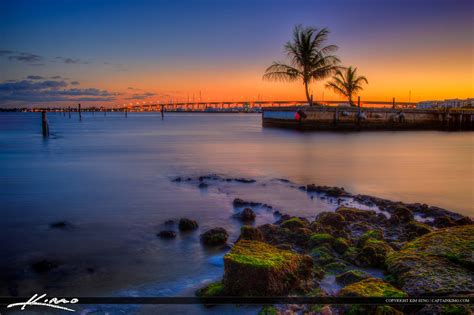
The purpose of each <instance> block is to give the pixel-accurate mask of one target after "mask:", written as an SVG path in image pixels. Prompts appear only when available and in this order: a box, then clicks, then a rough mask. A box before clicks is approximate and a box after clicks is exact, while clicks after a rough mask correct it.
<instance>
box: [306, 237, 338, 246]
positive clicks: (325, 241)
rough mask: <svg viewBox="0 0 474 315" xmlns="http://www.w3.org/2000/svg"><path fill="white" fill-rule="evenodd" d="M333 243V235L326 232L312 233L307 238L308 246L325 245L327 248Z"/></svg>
mask: <svg viewBox="0 0 474 315" xmlns="http://www.w3.org/2000/svg"><path fill="white" fill-rule="evenodd" d="M333 243H334V237H333V236H332V235H330V234H327V233H314V234H312V235H311V237H310V238H309V246H310V247H317V246H321V245H326V246H327V247H328V248H331V246H332V245H333Z"/></svg>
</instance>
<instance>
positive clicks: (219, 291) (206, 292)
mask: <svg viewBox="0 0 474 315" xmlns="http://www.w3.org/2000/svg"><path fill="white" fill-rule="evenodd" d="M196 296H199V297H214V296H224V285H223V284H222V282H221V281H218V282H213V283H211V284H208V285H206V286H205V287H203V288H201V289H198V290H197V291H196Z"/></svg>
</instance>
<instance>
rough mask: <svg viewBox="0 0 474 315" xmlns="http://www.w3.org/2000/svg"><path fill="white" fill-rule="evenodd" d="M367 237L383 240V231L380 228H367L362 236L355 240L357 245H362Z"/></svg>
mask: <svg viewBox="0 0 474 315" xmlns="http://www.w3.org/2000/svg"><path fill="white" fill-rule="evenodd" d="M368 239H374V240H383V232H382V231H380V230H369V231H367V232H365V233H364V234H362V236H361V237H360V238H359V239H358V240H357V246H359V247H363V246H364V244H365V242H366V241H367V240H368Z"/></svg>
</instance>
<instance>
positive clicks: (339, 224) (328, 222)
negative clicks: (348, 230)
mask: <svg viewBox="0 0 474 315" xmlns="http://www.w3.org/2000/svg"><path fill="white" fill-rule="evenodd" d="M315 221H316V222H317V223H319V224H321V225H325V226H330V227H333V228H336V229H343V228H344V227H345V226H346V225H347V222H346V219H344V217H343V216H342V215H340V214H339V213H335V212H321V213H320V214H318V216H317V217H316V220H315Z"/></svg>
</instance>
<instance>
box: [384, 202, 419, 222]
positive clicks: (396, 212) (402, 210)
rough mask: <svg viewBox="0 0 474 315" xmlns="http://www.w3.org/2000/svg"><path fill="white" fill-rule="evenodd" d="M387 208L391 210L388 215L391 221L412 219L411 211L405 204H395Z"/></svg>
mask: <svg viewBox="0 0 474 315" xmlns="http://www.w3.org/2000/svg"><path fill="white" fill-rule="evenodd" d="M387 210H388V211H390V212H392V216H391V217H390V222H392V223H405V222H409V221H411V220H413V212H412V211H411V210H410V209H408V208H407V207H405V206H402V205H396V206H393V207H389V208H388V209H387Z"/></svg>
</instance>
